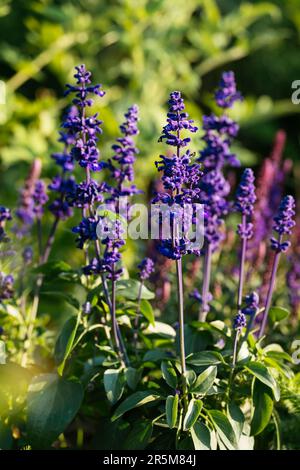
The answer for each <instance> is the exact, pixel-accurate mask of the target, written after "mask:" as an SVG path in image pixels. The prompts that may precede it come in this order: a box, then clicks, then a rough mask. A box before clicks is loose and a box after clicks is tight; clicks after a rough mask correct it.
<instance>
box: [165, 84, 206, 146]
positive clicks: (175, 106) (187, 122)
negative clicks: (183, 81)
mask: <svg viewBox="0 0 300 470" xmlns="http://www.w3.org/2000/svg"><path fill="white" fill-rule="evenodd" d="M168 103H169V112H168V114H167V124H166V125H165V126H164V128H163V132H162V135H161V137H160V140H161V141H162V140H165V141H166V143H167V144H168V145H172V146H174V147H186V146H187V145H188V143H189V142H190V140H191V139H190V138H189V137H186V138H184V139H182V138H180V137H179V136H178V133H179V132H180V131H181V130H188V131H190V132H196V131H197V130H198V128H197V127H196V126H194V125H193V123H194V121H192V120H191V119H188V114H187V113H186V112H182V111H184V109H185V106H184V101H183V99H182V97H181V93H180V91H173V93H171V94H170V99H169V102H168ZM172 132H175V134H172Z"/></svg>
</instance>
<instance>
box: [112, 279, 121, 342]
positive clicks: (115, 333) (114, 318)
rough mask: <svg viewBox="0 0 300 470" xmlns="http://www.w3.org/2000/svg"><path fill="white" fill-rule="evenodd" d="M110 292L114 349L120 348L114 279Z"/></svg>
mask: <svg viewBox="0 0 300 470" xmlns="http://www.w3.org/2000/svg"><path fill="white" fill-rule="evenodd" d="M111 292H112V294H111V322H112V333H113V339H114V343H115V346H116V349H117V350H118V351H119V350H120V342H119V336H118V329H117V316H116V281H115V280H114V279H113V281H112V291H111Z"/></svg>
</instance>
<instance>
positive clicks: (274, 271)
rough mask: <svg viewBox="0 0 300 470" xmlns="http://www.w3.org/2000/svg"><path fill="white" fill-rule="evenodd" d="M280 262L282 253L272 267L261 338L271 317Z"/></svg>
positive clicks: (278, 253)
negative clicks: (270, 311)
mask: <svg viewBox="0 0 300 470" xmlns="http://www.w3.org/2000/svg"><path fill="white" fill-rule="evenodd" d="M281 239H282V237H280V238H279V243H281V241H282V240H281ZM279 260H280V252H276V254H275V257H274V261H273V267H272V273H271V279H270V284H269V289H268V294H267V298H266V303H265V309H264V314H263V319H262V323H261V327H260V331H259V338H261V337H262V336H263V335H264V332H265V328H266V325H267V320H268V315H269V310H270V307H271V302H272V295H273V291H274V287H275V281H276V274H277V269H278V265H279Z"/></svg>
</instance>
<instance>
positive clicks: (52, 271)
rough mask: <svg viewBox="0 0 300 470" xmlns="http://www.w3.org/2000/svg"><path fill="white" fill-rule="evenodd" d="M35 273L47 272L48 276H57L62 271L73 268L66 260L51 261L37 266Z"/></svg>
mask: <svg viewBox="0 0 300 470" xmlns="http://www.w3.org/2000/svg"><path fill="white" fill-rule="evenodd" d="M33 271H34V272H35V273H40V274H47V275H48V276H50V275H51V276H55V275H57V274H60V273H64V272H68V271H72V268H71V266H70V265H69V264H67V263H65V262H64V261H49V262H48V263H44V264H42V265H40V266H38V267H37V268H34V269H33Z"/></svg>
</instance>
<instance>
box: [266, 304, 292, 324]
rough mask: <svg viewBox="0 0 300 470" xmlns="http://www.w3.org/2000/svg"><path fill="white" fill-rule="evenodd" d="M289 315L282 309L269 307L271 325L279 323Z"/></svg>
mask: <svg viewBox="0 0 300 470" xmlns="http://www.w3.org/2000/svg"><path fill="white" fill-rule="evenodd" d="M289 315H290V312H289V310H287V309H286V308H283V307H271V308H270V310H269V318H270V320H271V322H272V323H278V322H281V321H283V320H285V319H286V318H287V317H288V316H289Z"/></svg>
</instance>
